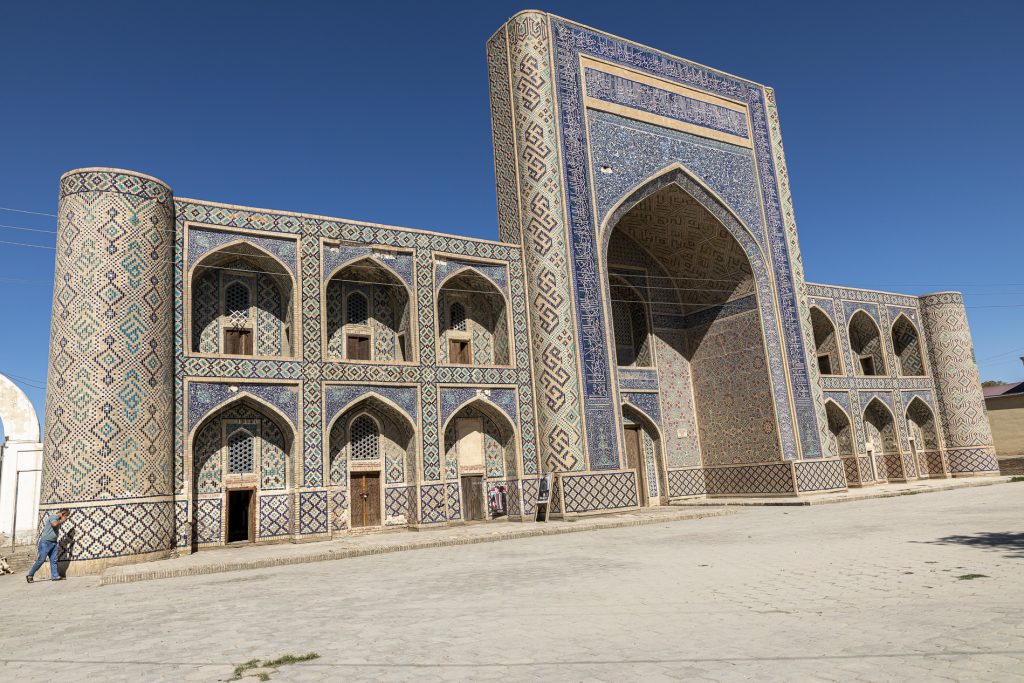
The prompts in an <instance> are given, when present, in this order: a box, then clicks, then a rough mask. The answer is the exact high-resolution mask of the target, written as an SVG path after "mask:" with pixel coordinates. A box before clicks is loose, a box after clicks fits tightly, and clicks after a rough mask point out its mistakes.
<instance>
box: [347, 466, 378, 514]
mask: <svg viewBox="0 0 1024 683" xmlns="http://www.w3.org/2000/svg"><path fill="white" fill-rule="evenodd" d="M352 526H353V527H362V526H380V472H353V473H352Z"/></svg>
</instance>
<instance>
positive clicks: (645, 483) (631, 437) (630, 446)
mask: <svg viewBox="0 0 1024 683" xmlns="http://www.w3.org/2000/svg"><path fill="white" fill-rule="evenodd" d="M622 428H623V431H624V433H625V437H626V463H625V466H626V469H629V470H634V471H635V472H636V481H637V501H638V503H639V504H640V507H649V506H652V505H660V504H661V502H662V497H667V493H666V485H667V481H666V477H665V468H664V456H663V454H662V450H661V438H660V435H659V433H658V428H657V427H656V426H655V424H654V423H653V422H651V420H650V419H649V418H648V417H647V416H646V415H644V414H643V413H641V412H640V411H639V410H636V409H634V408H633V407H632V406H629V405H624V406H622Z"/></svg>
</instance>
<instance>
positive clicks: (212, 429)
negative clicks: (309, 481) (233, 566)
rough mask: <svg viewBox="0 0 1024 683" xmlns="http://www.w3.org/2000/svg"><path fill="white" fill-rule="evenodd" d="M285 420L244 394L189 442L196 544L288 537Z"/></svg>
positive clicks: (288, 438)
mask: <svg viewBox="0 0 1024 683" xmlns="http://www.w3.org/2000/svg"><path fill="white" fill-rule="evenodd" d="M293 442H294V435H293V433H292V429H291V426H290V425H289V424H288V421H287V420H286V419H284V418H283V417H281V415H280V414H278V413H277V412H276V411H275V410H273V409H272V408H270V407H269V406H267V405H264V404H263V403H261V402H260V401H258V400H256V399H254V398H251V397H249V396H242V397H241V398H239V399H237V400H235V401H233V402H231V403H229V404H228V405H226V406H223V407H222V408H220V409H219V410H217V411H216V412H214V413H213V414H211V415H210V416H208V417H207V418H206V419H204V420H203V422H202V423H201V424H200V425H199V426H198V428H197V429H196V430H195V432H194V436H193V438H192V487H193V488H192V490H193V499H192V505H193V508H192V509H193V519H194V520H195V521H194V542H195V543H196V544H202V545H206V544H218V543H234V542H238V541H261V540H271V539H274V538H284V537H288V536H290V535H291V534H292V533H293V528H292V527H293V524H292V519H293V512H292V502H291V498H292V496H291V489H290V487H291V485H292V483H291V482H292V475H291V474H290V472H289V470H290V465H291V460H292V459H291V452H292V446H293Z"/></svg>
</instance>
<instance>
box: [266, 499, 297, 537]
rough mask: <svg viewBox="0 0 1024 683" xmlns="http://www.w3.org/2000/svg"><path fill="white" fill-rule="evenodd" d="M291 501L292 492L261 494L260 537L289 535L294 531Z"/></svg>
mask: <svg viewBox="0 0 1024 683" xmlns="http://www.w3.org/2000/svg"><path fill="white" fill-rule="evenodd" d="M291 501H292V497H291V495H290V494H282V495H276V496H268V495H261V496H260V498H259V504H260V511H259V520H260V522H259V530H258V532H257V533H258V535H259V537H260V538H270V537H273V536H288V535H289V534H291V533H292V514H291V507H292V506H291Z"/></svg>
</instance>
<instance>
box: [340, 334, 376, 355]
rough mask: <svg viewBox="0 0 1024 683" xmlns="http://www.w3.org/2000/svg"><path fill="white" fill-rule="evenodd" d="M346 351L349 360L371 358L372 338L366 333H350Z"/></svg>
mask: <svg viewBox="0 0 1024 683" xmlns="http://www.w3.org/2000/svg"><path fill="white" fill-rule="evenodd" d="M346 352H347V354H348V359H349V360H370V338H369V337H367V336H365V335H360V334H350V335H349V336H348V349H347V350H346Z"/></svg>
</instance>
